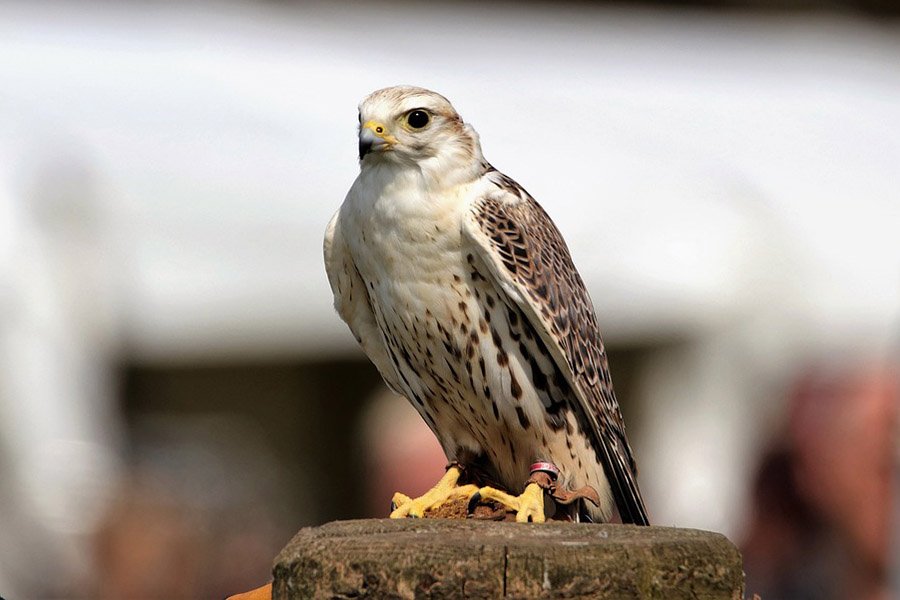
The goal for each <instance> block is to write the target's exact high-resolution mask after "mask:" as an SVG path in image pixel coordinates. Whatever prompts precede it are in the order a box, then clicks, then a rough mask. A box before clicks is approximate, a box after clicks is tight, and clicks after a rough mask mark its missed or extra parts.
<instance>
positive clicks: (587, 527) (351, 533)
mask: <svg viewBox="0 0 900 600" xmlns="http://www.w3.org/2000/svg"><path fill="white" fill-rule="evenodd" d="M274 575H275V581H274V592H273V596H272V597H273V599H275V600H287V599H290V600H294V599H300V598H304V599H305V598H416V599H418V598H432V599H438V598H440V599H448V600H449V599H454V598H485V599H493V598H666V599H669V598H691V599H702V598H723V599H726V598H727V599H730V600H739V599H740V598H743V586H744V574H743V570H742V563H741V555H740V553H739V552H738V550H737V548H735V547H734V545H733V544H732V543H731V542H729V541H728V539H727V538H725V537H724V536H723V535H721V534H718V533H711V532H708V531H698V530H695V529H677V528H671V527H636V526H632V525H594V524H586V523H582V524H576V523H542V524H530V523H529V524H519V523H498V522H493V521H476V520H471V519H469V520H462V521H460V520H448V519H403V520H389V519H372V520H357V521H335V522H333V523H328V524H326V525H323V526H321V527H310V528H306V529H301V530H300V532H299V533H298V534H297V535H296V536H295V537H294V539H293V540H291V542H290V543H289V544H288V545H287V546H286V547H285V548H284V550H282V551H281V554H279V556H278V558H277V559H276V562H275V569H274Z"/></svg>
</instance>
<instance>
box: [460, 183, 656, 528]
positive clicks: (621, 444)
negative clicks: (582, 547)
mask: <svg viewBox="0 0 900 600" xmlns="http://www.w3.org/2000/svg"><path fill="white" fill-rule="evenodd" d="M486 177H488V178H490V180H491V181H492V182H493V183H494V184H495V185H496V188H495V190H496V191H494V192H490V193H488V194H486V195H485V196H484V197H482V198H480V199H478V200H476V201H475V202H474V203H473V204H472V206H471V209H470V213H469V214H468V215H467V218H466V219H465V221H464V225H463V232H464V235H466V236H467V237H468V238H469V239H470V240H471V241H472V242H473V243H474V246H475V248H476V249H477V251H478V254H479V255H480V257H481V259H482V260H483V261H484V262H485V263H486V264H487V265H488V268H489V269H490V271H491V273H492V275H493V276H494V278H495V282H496V284H497V287H498V290H499V291H502V292H504V293H505V294H506V295H507V296H508V298H509V300H510V301H511V302H513V303H514V304H515V305H517V306H518V307H519V308H520V309H521V310H522V311H523V313H524V314H525V315H527V317H528V320H529V321H530V322H531V325H532V326H533V327H534V329H535V331H537V332H538V333H539V334H540V336H541V339H542V340H543V342H544V343H545V344H546V345H547V348H548V349H549V350H550V353H551V354H552V356H553V358H554V360H555V362H556V364H557V366H558V367H559V368H560V370H561V371H562V372H563V373H564V374H565V375H566V378H567V379H568V382H569V384H570V385H571V387H572V389H573V390H574V392H575V396H576V397H577V401H576V402H575V404H577V405H576V406H571V407H570V408H571V410H572V411H573V412H574V414H575V417H576V419H577V420H578V423H579V424H580V426H581V428H582V430H583V431H584V433H585V434H587V435H588V436H589V438H590V440H591V443H592V445H593V447H594V449H595V451H596V452H597V454H598V456H599V457H600V460H601V462H602V463H603V466H604V469H605V471H606V477H607V479H608V480H609V483H610V486H611V487H612V491H613V495H614V497H615V500H616V505H617V507H618V509H619V514H620V516H621V517H622V521H623V522H626V523H636V524H639V525H647V524H648V523H649V521H648V518H647V510H646V508H645V507H644V501H643V499H642V498H641V492H640V490H639V488H638V485H637V481H636V474H637V468H636V466H635V462H634V458H633V456H632V453H631V448H630V447H629V445H628V440H627V439H626V438H625V424H624V422H623V420H622V414H621V412H620V411H619V404H618V402H617V401H616V396H615V394H614V392H613V387H612V382H611V380H610V376H609V369H608V366H607V359H606V351H605V350H604V348H603V341H602V340H601V339H600V329H599V327H598V325H597V317H596V315H595V314H594V307H593V305H592V303H591V299H590V297H589V296H588V293H587V290H586V289H585V287H584V282H583V281H582V280H581V276H580V275H579V274H578V271H576V270H575V266H574V265H573V264H572V259H571V257H570V256H569V250H568V248H567V247H566V243H565V242H564V241H563V238H562V236H561V235H560V233H559V231H558V230H557V229H556V226H555V225H554V224H553V221H551V220H550V217H549V216H548V215H547V213H545V212H544V210H543V209H542V208H541V206H540V205H539V204H538V203H537V202H536V201H535V200H534V199H533V198H532V197H531V196H530V195H528V193H527V192H525V190H523V189H522V188H521V187H520V186H519V185H518V184H516V183H515V182H514V181H512V180H511V179H509V178H508V177H506V176H505V175H501V174H500V173H498V172H496V171H489V172H488V173H487V175H486Z"/></svg>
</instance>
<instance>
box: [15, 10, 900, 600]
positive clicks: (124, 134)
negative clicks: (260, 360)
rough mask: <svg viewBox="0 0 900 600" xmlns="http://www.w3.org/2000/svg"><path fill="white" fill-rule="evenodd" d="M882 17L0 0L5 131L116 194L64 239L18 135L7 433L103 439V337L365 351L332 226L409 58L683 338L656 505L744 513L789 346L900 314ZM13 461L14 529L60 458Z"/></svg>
mask: <svg viewBox="0 0 900 600" xmlns="http://www.w3.org/2000/svg"><path fill="white" fill-rule="evenodd" d="M468 11H472V12H471V13H470V12H468ZM897 33H898V31H897V27H896V26H894V27H893V28H891V27H889V26H880V27H877V28H876V27H874V26H871V25H865V24H862V23H860V22H856V21H853V20H840V19H825V18H809V17H802V16H796V17H787V16H782V17H779V18H777V19H776V18H769V19H761V18H753V17H749V16H742V15H733V16H727V17H726V16H723V17H714V16H710V15H705V14H700V13H698V14H690V13H688V14H683V13H677V14H676V13H671V14H669V13H654V12H647V11H640V12H626V11H622V12H615V11H610V10H599V9H595V8H592V7H590V6H588V5H582V4H578V5H575V6H568V7H561V6H558V5H555V4H554V5H548V6H546V7H540V6H527V7H522V8H517V9H516V10H515V11H512V10H511V9H510V8H508V7H506V8H504V7H496V8H495V7H490V6H478V7H476V6H475V5H463V6H461V7H460V6H448V7H445V8H441V7H438V6H434V7H428V8H424V7H420V6H418V5H413V4H409V5H390V4H378V3H375V4H367V5H365V6H355V7H353V8H350V7H337V6H330V5H327V4H323V5H316V6H315V7H308V6H303V7H294V8H290V7H287V6H281V5H269V4H247V5H241V4H225V5H213V4H209V5H206V4H195V5H190V6H185V5H182V4H180V3H163V4H156V3H153V4H148V5H145V4H138V3H135V4H130V3H129V4H108V3H96V4H91V3H77V4H70V3H58V4H57V3H41V4H34V3H25V2H21V3H11V4H3V5H0V89H2V95H0V123H5V122H9V123H15V124H16V127H15V130H16V132H17V134H16V136H13V138H11V140H7V141H6V142H5V145H4V147H3V152H4V155H6V156H11V157H12V158H13V159H16V158H17V156H20V155H21V156H25V157H33V158H34V160H35V161H36V162H38V163H40V162H41V161H45V160H46V157H48V156H49V157H51V158H52V157H57V156H73V155H76V156H78V157H79V159H80V160H81V161H83V164H82V166H81V167H79V168H82V169H85V170H86V171H88V172H91V173H92V174H93V176H94V177H95V178H96V180H97V181H100V182H102V188H103V189H102V192H101V193H94V195H93V196H92V197H91V198H90V199H89V200H90V203H91V206H92V207H93V208H92V210H93V211H94V212H93V213H92V214H93V215H94V217H96V219H97V220H98V222H102V223H103V224H104V226H103V227H99V228H97V229H95V230H93V232H92V233H91V237H90V239H89V240H88V239H87V238H83V237H82V238H80V239H79V241H77V242H75V243H74V244H75V245H74V246H72V247H69V246H65V247H64V245H65V244H67V243H68V242H67V241H66V240H67V239H68V238H67V236H70V235H77V231H76V230H77V229H78V227H80V225H78V215H75V216H74V217H73V216H72V215H70V214H69V213H68V212H67V211H68V210H70V207H68V206H66V205H65V201H63V205H56V206H53V207H51V208H48V209H47V210H48V211H50V213H52V214H51V215H50V218H52V219H57V218H60V217H61V220H59V221H58V222H57V223H56V224H54V225H53V226H52V228H53V229H52V231H50V230H46V229H42V228H41V226H37V225H34V224H32V223H30V221H29V219H30V218H31V217H29V216H28V215H27V214H26V213H27V210H28V209H25V208H23V206H27V203H24V204H23V202H24V201H23V200H22V198H19V197H16V195H15V194H16V192H15V191H14V190H13V189H12V187H10V186H11V185H12V184H11V183H9V182H11V181H13V180H16V179H17V178H21V177H29V176H33V175H34V170H33V169H34V164H27V161H24V162H23V161H22V160H10V161H5V160H4V168H5V169H6V171H5V172H4V174H3V177H4V179H2V180H0V186H2V192H0V193H2V195H0V230H2V231H3V232H4V233H3V234H2V236H0V238H2V239H0V244H2V245H3V246H2V247H3V248H4V250H3V252H4V254H3V255H2V257H0V260H2V263H3V268H2V275H0V285H2V286H3V287H2V290H3V293H2V294H0V299H2V303H3V305H4V310H3V313H2V318H3V322H2V323H0V331H2V332H4V336H5V337H4V338H3V344H4V345H5V346H6V347H5V348H4V350H3V358H4V360H5V361H6V362H5V364H4V365H3V366H2V368H3V369H4V373H10V374H11V375H10V379H9V381H8V382H6V383H5V385H8V386H10V387H9V388H3V391H2V394H3V395H2V396H0V414H2V416H3V418H2V419H0V433H2V436H3V437H2V440H3V446H2V448H3V454H2V456H0V460H3V461H9V460H10V457H19V456H31V457H32V458H30V459H28V460H29V461H30V462H27V463H26V462H23V463H20V464H21V465H23V467H22V468H24V469H25V470H26V472H27V473H34V474H48V473H49V474H58V471H57V470H56V469H58V468H59V466H60V465H59V464H58V463H57V462H54V461H58V460H59V459H58V453H57V451H56V450H53V448H54V447H55V446H54V445H53V444H56V443H64V440H68V439H77V440H79V442H78V443H79V444H84V445H81V446H79V447H80V448H83V449H85V450H84V451H85V452H86V453H87V454H86V455H87V456H89V458H87V459H86V461H85V462H84V464H94V462H96V464H107V462H108V461H106V459H103V460H99V462H97V461H95V459H94V458H91V457H93V454H92V453H93V452H94V451H95V449H96V448H108V447H109V446H110V444H112V445H114V444H115V438H116V434H115V429H116V425H115V422H114V421H113V420H109V419H108V418H107V417H105V416H104V417H103V418H104V419H107V420H103V421H101V423H102V425H98V424H96V423H94V424H89V423H84V424H81V425H80V424H78V418H79V416H81V417H84V416H94V415H97V414H99V415H101V416H103V415H108V411H109V405H108V403H109V398H110V397H109V396H108V395H107V394H105V392H104V390H103V387H104V383H103V376H102V374H103V373H104V372H105V369H106V368H107V365H106V363H105V362H104V361H105V360H106V357H107V351H108V347H107V344H109V343H114V342H113V341H116V342H118V341H119V340H122V343H123V344H124V348H126V349H127V351H128V352H130V353H131V354H132V355H137V356H139V357H144V358H151V359H157V360H166V361H177V360H188V359H191V358H195V357H207V358H208V357H209V356H211V355H213V356H219V357H222V356H235V355H241V356H245V355H248V354H251V353H253V354H258V355H279V354H287V353H291V354H297V353H308V354H313V353H319V354H320V353H322V352H334V353H338V352H355V351H356V350H355V346H354V344H353V340H352V338H351V336H350V335H349V333H348V332H347V331H346V328H345V327H343V325H342V323H340V321H339V319H337V318H336V317H335V316H334V315H333V312H332V309H331V294H330V291H329V290H328V286H327V282H326V280H325V275H324V271H323V266H322V258H321V239H322V233H323V229H324V225H325V223H326V222H327V221H328V219H329V217H330V216H331V214H332V212H333V211H334V210H336V208H337V206H338V205H339V204H340V201H341V200H342V198H343V195H344V194H345V192H346V190H347V189H348V188H349V185H350V183H351V182H352V180H353V178H354V177H355V174H356V170H357V165H356V160H355V152H356V142H355V127H356V103H357V102H358V100H359V99H360V98H362V97H363V96H364V95H365V94H367V93H368V92H370V91H371V90H373V89H376V88H379V87H384V86H387V85H393V84H397V83H411V84H417V85H422V86H425V87H430V88H433V89H435V90H437V91H439V92H441V93H443V94H445V95H446V96H447V97H449V98H450V99H451V101H453V103H454V105H455V106H456V108H457V109H458V110H459V111H460V113H461V114H462V115H463V116H464V117H465V118H466V119H467V120H468V121H469V122H471V123H472V124H473V125H474V126H475V128H476V129H477V130H478V131H479V133H480V134H481V137H482V142H483V147H484V151H485V154H486V156H487V157H488V159H489V160H491V161H492V162H493V163H494V164H495V165H496V166H497V167H498V168H499V169H501V170H503V171H504V172H506V173H508V174H509V175H511V176H512V177H514V178H516V179H517V180H518V181H519V182H520V183H521V184H523V185H524V186H525V187H526V188H527V189H528V190H529V191H530V192H531V193H532V194H533V195H534V196H535V197H536V198H537V199H538V200H539V201H540V202H541V203H542V204H543V205H544V206H545V208H546V209H547V210H548V212H549V213H550V214H551V215H552V216H553V217H554V219H555V220H556V222H557V224H558V225H559V226H560V229H561V230H562V231H563V233H564V235H565V236H566V238H567V240H568V241H569V244H570V247H571V250H572V253H573V255H574V257H575V261H576V263H577V264H578V266H579V268H580V270H581V272H582V274H583V275H584V276H585V279H586V281H587V283H588V285H589V287H590V288H591V291H592V294H593V297H594V301H595V304H596V306H597V308H598V311H599V313H600V322H601V326H603V327H604V331H605V332H606V336H607V340H608V341H613V342H620V343H636V342H640V343H643V342H654V341H665V340H671V341H672V344H670V345H669V346H667V347H669V348H671V349H670V350H660V351H659V353H658V355H657V356H656V357H655V358H654V359H653V360H651V361H650V363H649V364H648V365H647V367H646V372H645V373H643V376H642V378H641V390H640V397H639V398H638V399H637V400H638V401H639V402H641V403H642V404H643V405H644V406H643V408H644V409H645V410H643V411H642V413H643V414H644V415H645V417H646V422H643V423H639V424H632V428H633V429H634V430H637V432H638V437H637V439H636V440H635V445H636V446H637V453H638V456H639V457H640V459H641V466H642V471H641V472H642V480H643V482H644V485H645V487H646V495H647V496H648V504H649V505H650V507H651V516H652V517H653V518H654V520H655V521H656V522H658V523H661V524H678V525H685V526H696V527H703V528H710V529H716V530H721V531H724V532H726V533H732V534H733V533H735V527H737V526H738V525H739V520H740V516H741V510H742V506H741V501H742V499H743V498H744V497H745V495H746V493H745V492H746V490H745V489H744V485H746V483H745V482H746V480H747V473H748V469H750V468H751V467H752V466H753V465H752V464H750V461H751V460H752V459H753V456H754V454H753V452H754V450H755V449H756V448H757V447H758V445H759V444H761V443H763V442H764V441H765V438H766V436H767V433H768V432H767V428H768V427H769V425H770V423H771V422H772V419H774V417H775V416H777V415H776V414H775V413H776V411H777V405H775V404H774V403H773V396H772V392H773V390H778V389H779V386H780V384H782V383H783V382H782V381H780V380H779V377H783V376H784V374H785V373H787V372H788V371H789V370H791V369H792V368H795V367H796V366H797V365H798V364H802V363H803V361H805V360H809V359H810V358H814V357H816V356H817V355H819V354H820V353H826V354H834V353H842V352H846V353H847V354H848V355H851V356H852V355H853V354H854V353H855V352H857V350H858V349H865V351H866V352H872V351H875V352H877V351H879V350H884V351H886V348H887V346H888V344H889V343H890V341H891V339H892V338H893V337H894V336H895V335H896V333H897V329H898V319H897V317H898V314H897V312H898V308H900V244H898V234H897V231H898V227H900V197H898V190H900V169H898V164H900V136H898V135H897V132H898V131H900V67H898V65H900V62H898V61H897V56H900V36H898V35H897ZM10 130H11V129H10ZM4 131H6V129H4ZM16 165H21V169H22V171H21V172H15V169H16V168H17V167H16ZM23 173H26V174H25V175H23ZM53 177H55V175H46V174H45V175H40V176H38V178H37V181H38V182H39V183H44V184H46V183H48V182H47V179H51V178H53ZM50 183H52V182H50ZM23 211H25V212H23ZM92 218H93V217H92ZM57 227H58V229H57ZM73 232H76V233H73ZM93 236H96V237H93ZM15 240H19V241H20V242H21V243H22V244H33V245H34V246H35V250H33V251H32V250H28V251H27V252H26V253H25V254H23V252H25V251H20V250H19V248H21V246H17V244H19V242H17V241H15ZM58 240H63V241H61V242H60V241H58ZM89 242H90V243H89ZM58 244H63V246H60V245H58ZM110 248H114V249H115V250H114V251H110V250H109V249H110ZM82 251H83V253H82ZM31 252H36V253H38V254H32V253H31ZM33 256H41V258H32V257H33ZM102 260H106V261H107V262H106V263H104V264H105V267H104V266H102V265H101V262H102ZM98 265H101V266H100V267H99V268H100V269H101V270H102V271H103V275H102V277H100V279H101V280H102V281H101V282H100V283H99V284H96V283H95V282H96V281H97V280H95V279H91V277H92V275H91V274H90V273H83V270H85V269H88V270H90V269H92V268H94V267H97V266H98ZM107 267H108V268H107ZM60 271H61V272H60ZM14 272H17V273H18V275H15V274H14ZM83 277H84V278H83ZM38 280H39V283H40V285H37V284H34V285H35V286H36V287H34V286H33V285H32V284H33V283H34V281H38ZM59 282H63V283H59ZM60 285H61V286H63V288H64V289H62V288H60V289H57V286H60ZM41 286H43V287H41ZM31 294H33V296H32V295H31ZM26 296H28V298H29V300H28V301H27V302H25V303H24V304H25V306H27V307H29V308H30V309H37V308H38V307H40V306H44V305H45V303H49V304H46V305H47V306H48V307H49V308H48V309H47V310H50V311H51V312H52V311H57V310H59V311H62V312H59V313H58V314H56V316H55V317H54V318H57V320H56V321H54V322H55V323H57V324H58V326H59V327H60V329H59V331H58V333H53V332H51V333H48V334H47V335H46V336H43V337H41V336H39V337H37V338H35V340H36V341H35V343H36V344H38V345H40V346H41V347H42V348H43V350H41V351H42V352H46V353H47V354H46V356H48V357H53V358H50V359H49V360H50V362H51V363H52V364H53V365H54V368H58V369H59V370H60V377H59V378H54V379H53V382H54V383H53V385H55V386H56V387H54V388H53V389H50V388H47V387H46V386H47V385H50V384H49V383H48V381H47V380H46V379H42V380H41V381H37V380H34V379H31V380H30V379H29V375H28V373H30V372H31V371H29V369H28V368H24V367H20V366H18V365H17V364H15V361H16V360H27V357H26V356H25V355H23V354H22V351H21V349H22V348H27V347H28V343H29V342H22V341H21V340H22V338H19V337H15V335H14V334H13V333H10V334H8V335H7V333H6V332H8V331H12V330H13V329H14V328H15V327H16V326H17V325H16V323H17V321H16V317H14V316H11V315H15V314H16V313H15V311H12V312H10V311H8V310H7V308H6V306H8V303H9V302H13V303H15V302H20V301H21V299H22V298H25V297H26ZM54 303H58V304H54ZM73 303H75V304H73ZM95 303H98V305H103V304H106V305H108V306H109V307H110V308H109V310H108V311H107V310H106V309H105V308H98V305H95ZM70 309H71V311H70ZM67 311H70V312H67ZM82 311H85V312H82ZM70 317H71V318H72V319H75V321H76V323H75V324H74V325H73V324H71V323H69V324H68V325H67V324H66V323H68V321H67V319H68V318H70ZM107 318H108V319H109V320H108V321H106V319H107ZM97 319H99V322H98V321H97ZM84 323H87V325H84V327H86V328H88V331H82V330H80V329H79V330H77V331H75V330H72V331H69V330H66V328H67V327H69V326H71V327H76V328H80V327H82V325H83V324H84ZM95 334H96V335H95ZM85 336H86V337H85ZM613 370H614V371H615V364H613ZM98 374H100V375H98ZM45 377H46V375H45ZM68 382H74V383H68ZM92 382H95V383H92ZM96 382H100V383H96ZM95 384H96V385H95ZM92 386H94V387H92ZM96 386H99V387H96ZM73 390H74V391H73ZM26 400H27V401H26ZM88 405H91V406H94V408H93V409H87V408H85V406H88ZM26 406H27V409H26ZM54 415H55V416H54ZM61 415H68V416H67V417H65V418H63V417H62V416H61ZM57 421H58V422H61V423H64V424H65V425H66V426H67V427H72V428H74V429H76V430H77V435H76V436H75V437H74V438H72V437H71V436H70V435H69V434H68V433H65V432H61V431H58V430H56V429H55V428H54V427H55V425H54V423H56V422H57ZM21 423H26V424H30V425H29V426H31V427H34V428H35V429H34V431H31V432H27V434H26V433H23V431H26V430H27V428H26V430H22V429H20V427H21V425H20V424H21ZM41 427H45V428H46V430H45V431H42V430H40V428H41ZM108 427H109V428H108ZM110 431H112V432H113V433H110ZM20 434H21V435H20ZM35 440H48V444H47V445H44V444H42V445H41V447H42V450H41V452H43V453H44V454H40V455H38V454H34V452H32V450H34V448H31V447H30V444H32V445H33V444H34V443H35ZM51 440H55V441H52V443H50V442H51ZM47 448H50V450H47ZM60 452H61V450H60ZM66 452H67V451H66ZM76 456H80V455H76ZM15 460H18V458H16V459H15ZM66 461H67V462H66V463H65V466H68V465H70V464H74V463H73V459H71V458H67V459H66ZM91 461H94V462H91ZM26 464H27V465H29V466H27V467H26V466H24V465H26ZM106 472H108V473H113V472H114V470H113V469H112V468H110V469H109V470H108V471H106ZM27 473H26V474H27ZM35 477H38V475H35ZM73 477H75V475H73ZM104 477H106V476H104ZM110 477H111V476H110ZM101 480H103V481H106V480H107V479H104V478H103V477H101ZM14 481H17V485H18V487H17V488H16V489H15V490H5V491H4V494H6V495H13V494H15V495H17V499H16V502H15V503H14V504H11V505H6V504H5V503H4V507H3V508H0V522H2V523H3V525H4V532H5V531H6V526H7V522H9V520H10V519H18V517H16V516H10V513H9V512H8V511H9V509H8V508H6V507H7V506H25V505H30V501H28V499H29V498H30V499H32V500H35V501H37V499H38V498H46V497H48V494H49V495H50V496H51V497H52V495H53V494H54V493H55V491H54V490H55V489H56V488H55V487H54V486H55V485H57V484H58V483H59V481H58V480H57V479H56V476H55V475H54V476H51V477H49V479H47V478H44V479H40V478H38V479H36V480H35V481H34V482H32V483H29V482H26V481H25V480H24V479H21V480H17V479H14ZM38 504H40V503H38ZM48 510H56V509H52V507H51V508H48ZM16 526H17V527H18V524H17V525H16ZM22 527H25V525H24V524H23V525H22ZM18 534H19V535H25V533H24V531H22V532H18ZM28 535H31V533H29V534H28ZM0 538H4V539H6V540H8V539H9V538H8V536H6V535H4V536H0ZM8 550H9V549H8V548H5V547H3V546H0V552H2V555H0V565H2V568H0V587H2V586H3V585H5V584H7V583H8V582H7V581H4V577H9V575H8V574H7V573H5V572H4V571H5V570H6V569H7V565H9V564H10V563H9V562H8V560H7V556H8V555H9V551H8ZM9 585H12V584H9ZM4 589H13V588H9V587H7V588H4Z"/></svg>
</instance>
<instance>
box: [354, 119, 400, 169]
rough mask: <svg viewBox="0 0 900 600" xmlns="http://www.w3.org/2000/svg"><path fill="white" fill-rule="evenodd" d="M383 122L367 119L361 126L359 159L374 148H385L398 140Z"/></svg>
mask: <svg viewBox="0 0 900 600" xmlns="http://www.w3.org/2000/svg"><path fill="white" fill-rule="evenodd" d="M396 141H397V140H396V138H395V137H394V136H392V135H391V134H389V133H388V132H387V129H386V128H385V126H384V125H382V124H381V123H376V122H375V121H367V122H366V124H365V125H363V126H362V127H360V128H359V160H362V159H363V157H364V156H365V155H366V154H368V153H369V152H371V151H373V150H383V149H385V148H387V147H388V146H390V145H391V144H393V143H394V142H396Z"/></svg>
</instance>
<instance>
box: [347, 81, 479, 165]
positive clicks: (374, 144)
mask: <svg viewBox="0 0 900 600" xmlns="http://www.w3.org/2000/svg"><path fill="white" fill-rule="evenodd" d="M359 160H360V162H361V164H362V167H363V168H365V167H366V166H367V165H370V164H377V163H380V162H383V161H384V162H391V163H399V164H408V165H417V166H419V167H421V168H426V167H428V166H431V165H433V166H435V167H439V168H442V169H447V168H452V167H464V166H469V165H471V164H472V163H473V162H474V163H480V162H481V148H480V146H479V144H478V135H477V134H476V133H475V131H474V130H473V129H472V128H471V127H470V126H468V125H467V124H465V123H464V122H463V120H462V118H461V117H460V116H459V115H458V114H457V112H456V110H455V109H454V108H453V106H452V105H451V104H450V102H449V101H448V100H447V99H446V98H444V97H443V96H441V95H440V94H437V93H435V92H432V91H430V90H426V89H423V88H419V87H413V86H405V85H404V86H396V87H389V88H384V89H383V90H378V91H376V92H372V93H371V94H369V95H368V96H367V97H366V98H365V99H364V100H363V101H362V102H361V103H360V105H359Z"/></svg>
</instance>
